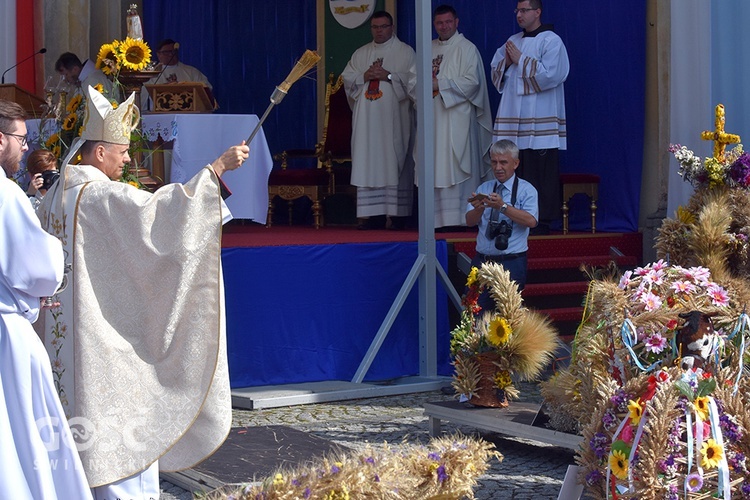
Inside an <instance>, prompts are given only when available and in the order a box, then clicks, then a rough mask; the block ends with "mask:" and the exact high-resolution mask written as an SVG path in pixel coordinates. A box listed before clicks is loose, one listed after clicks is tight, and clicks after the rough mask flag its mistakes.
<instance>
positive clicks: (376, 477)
mask: <svg viewBox="0 0 750 500" xmlns="http://www.w3.org/2000/svg"><path fill="white" fill-rule="evenodd" d="M375 482H376V483H379V482H380V476H378V475H377V474H375Z"/></svg>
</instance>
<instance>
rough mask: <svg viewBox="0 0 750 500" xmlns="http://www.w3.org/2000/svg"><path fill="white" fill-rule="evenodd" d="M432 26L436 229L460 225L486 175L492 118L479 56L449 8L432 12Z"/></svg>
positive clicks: (442, 6) (487, 171) (463, 221)
mask: <svg viewBox="0 0 750 500" xmlns="http://www.w3.org/2000/svg"><path fill="white" fill-rule="evenodd" d="M433 24H434V26H435V31H436V32H437V34H438V38H437V39H435V40H433V41H432V95H433V99H432V102H433V107H434V112H435V227H436V228H440V227H444V226H461V225H465V224H466V221H465V218H464V213H465V208H466V203H467V202H468V199H469V197H470V196H471V194H472V192H473V190H474V189H476V187H477V186H478V185H480V184H481V183H482V180H483V179H484V178H485V177H486V176H487V175H488V174H489V172H490V160H489V156H488V155H487V151H489V148H490V146H491V145H492V116H491V111H490V101H489V97H488V95H487V83H486V81H485V75H484V65H483V63H482V57H481V56H480V54H479V51H478V50H477V48H476V46H475V45H474V44H473V43H471V42H470V41H468V40H467V39H466V38H464V36H463V35H462V34H461V33H458V16H457V14H456V11H455V9H454V8H453V7H451V6H449V5H441V6H439V7H438V8H436V9H435V15H434V17H433Z"/></svg>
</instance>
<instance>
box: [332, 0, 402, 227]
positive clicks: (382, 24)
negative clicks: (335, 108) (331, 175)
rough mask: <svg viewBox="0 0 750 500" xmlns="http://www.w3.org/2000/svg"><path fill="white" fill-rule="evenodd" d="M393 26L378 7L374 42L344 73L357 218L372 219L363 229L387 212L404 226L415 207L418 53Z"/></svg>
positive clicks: (358, 53) (360, 51)
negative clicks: (398, 36) (404, 218)
mask: <svg viewBox="0 0 750 500" xmlns="http://www.w3.org/2000/svg"><path fill="white" fill-rule="evenodd" d="M393 30H394V28H393V17H392V16H391V15H390V14H389V13H388V12H385V11H378V12H375V13H374V14H373V15H372V17H371V18H370V31H371V32H372V38H373V40H372V42H370V43H368V44H366V45H364V46H362V47H360V48H359V49H357V50H356V51H355V52H354V54H353V55H352V57H351V59H350V60H349V62H348V63H347V65H346V68H345V69H344V72H343V73H342V77H343V79H344V88H345V90H346V96H347V97H348V99H349V105H350V106H351V108H352V111H353V117H352V142H351V144H352V179H351V183H352V184H353V185H354V186H357V217H358V218H360V219H366V220H367V222H363V223H362V225H361V226H360V227H362V228H363V229H364V228H377V226H376V225H375V224H372V223H371V221H372V220H374V218H375V216H386V215H387V216H390V217H391V224H392V225H391V227H393V228H398V227H399V226H402V225H403V219H402V217H407V216H409V215H411V210H412V199H413V196H414V161H413V157H412V154H411V153H412V149H413V144H412V140H413V138H414V130H415V121H414V112H413V110H414V101H415V95H414V89H415V86H416V81H417V73H416V56H415V53H414V49H412V48H411V47H410V46H408V45H407V44H405V43H403V42H402V41H400V40H399V39H398V38H397V37H396V35H394V33H393ZM370 218H373V219H370ZM383 223H385V220H383Z"/></svg>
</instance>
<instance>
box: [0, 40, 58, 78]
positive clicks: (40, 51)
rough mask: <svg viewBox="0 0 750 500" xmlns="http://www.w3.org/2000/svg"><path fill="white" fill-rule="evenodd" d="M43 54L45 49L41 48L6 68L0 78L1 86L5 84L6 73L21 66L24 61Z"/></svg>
mask: <svg viewBox="0 0 750 500" xmlns="http://www.w3.org/2000/svg"><path fill="white" fill-rule="evenodd" d="M45 52H47V49H45V48H44V47H42V48H41V49H39V50H38V51H37V52H34V53H33V54H31V55H30V56H29V57H27V58H26V59H21V60H20V61H18V62H17V63H16V64H14V65H13V66H11V67H10V68H8V69H6V70H5V71H3V76H2V78H1V79H0V80H2V83H3V84H5V73H7V72H8V71H10V70H12V69H13V68H15V67H16V66H18V65H19V64H21V63H22V62H26V61H28V60H29V59H31V58H32V57H34V56H35V55H37V54H44V53H45Z"/></svg>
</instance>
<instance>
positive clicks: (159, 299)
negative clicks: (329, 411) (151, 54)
mask: <svg viewBox="0 0 750 500" xmlns="http://www.w3.org/2000/svg"><path fill="white" fill-rule="evenodd" d="M134 97H135V94H133V95H131V96H130V98H128V100H127V101H125V102H123V103H121V104H120V105H119V107H118V108H117V109H113V108H112V105H111V104H110V103H109V101H108V100H107V99H106V98H105V97H104V96H102V95H101V94H99V93H98V92H97V91H96V90H94V89H93V88H91V87H89V89H88V96H87V102H86V115H85V118H84V127H85V128H84V132H83V136H82V137H81V138H80V139H77V140H76V142H74V143H73V146H72V148H71V152H70V153H68V158H70V157H71V155H73V154H75V153H76V150H77V149H78V148H79V146H80V153H81V157H82V162H81V164H80V165H71V164H66V163H67V162H66V161H64V162H63V169H62V171H61V177H60V180H58V182H57V183H56V184H55V185H54V186H52V189H50V190H49V191H48V192H47V195H46V196H45V197H44V200H43V201H42V204H41V206H40V208H39V209H38V211H37V215H38V216H39V218H40V219H41V221H42V225H43V226H44V227H45V229H47V231H49V232H51V233H52V234H54V235H55V236H57V237H58V238H59V239H60V240H61V241H62V242H63V245H64V249H65V258H66V263H67V264H70V265H72V272H71V274H70V280H71V283H72V285H71V286H70V287H68V289H66V290H65V291H64V292H63V293H62V294H61V295H60V296H59V302H60V303H61V304H62V306H61V307H60V308H56V309H51V310H50V311H49V312H48V314H47V315H46V318H45V320H46V322H45V344H46V346H47V348H48V351H49V353H50V355H51V356H52V358H53V371H54V373H55V376H56V377H57V378H58V379H59V381H60V383H59V391H60V395H61V400H62V402H63V404H64V405H65V408H66V411H67V412H68V413H69V415H70V416H72V417H74V418H77V419H78V420H79V421H80V422H82V424H83V425H85V438H86V441H85V443H84V444H83V445H82V446H81V447H80V448H81V449H80V453H81V459H82V462H83V466H84V468H85V471H86V475H87V477H88V480H89V483H90V485H91V486H92V488H93V491H94V496H95V498H97V499H100V498H107V499H113V498H150V497H154V498H157V497H158V495H159V470H166V471H169V470H177V469H183V468H187V467H191V466H193V465H195V464H197V463H198V462H200V461H202V460H203V459H205V458H206V457H207V456H209V455H210V454H212V453H213V452H214V451H215V450H216V449H217V448H218V447H219V446H220V445H221V444H222V442H223V441H224V439H225V438H226V436H227V433H228V432H229V428H230V425H231V397H230V392H229V376H228V371H227V360H226V339H225V325H224V295H223V286H222V275H221V259H220V252H221V248H220V247H221V245H220V239H221V223H222V218H223V216H224V215H225V205H223V202H222V199H221V196H220V192H221V184H220V180H219V177H220V176H221V175H222V174H223V173H224V172H225V171H228V170H233V169H236V168H238V167H239V166H240V165H241V163H242V162H243V161H244V160H245V159H246V158H247V156H248V148H247V146H245V145H244V144H242V145H239V146H234V147H232V148H230V149H229V150H227V151H226V152H225V153H224V154H222V156H221V157H219V158H218V159H217V160H216V161H214V162H213V163H212V164H210V165H207V166H206V168H204V169H203V170H201V171H200V172H199V173H198V174H196V176H195V177H193V179H191V180H190V181H189V182H187V183H186V184H184V185H181V184H168V185H166V186H163V187H161V188H160V189H159V190H157V191H156V192H155V193H153V194H152V193H148V192H146V191H142V190H139V189H137V188H135V187H133V186H131V185H129V184H126V183H123V182H115V180H116V179H119V178H120V176H121V174H122V168H123V165H124V164H125V163H126V162H129V161H130V157H129V155H128V148H129V144H130V132H131V130H132V129H133V128H134V127H135V126H136V125H137V123H138V108H136V107H135V105H134V104H133V99H134ZM27 203H28V202H27Z"/></svg>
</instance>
